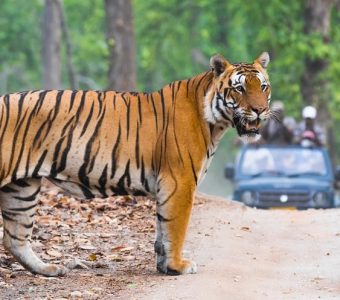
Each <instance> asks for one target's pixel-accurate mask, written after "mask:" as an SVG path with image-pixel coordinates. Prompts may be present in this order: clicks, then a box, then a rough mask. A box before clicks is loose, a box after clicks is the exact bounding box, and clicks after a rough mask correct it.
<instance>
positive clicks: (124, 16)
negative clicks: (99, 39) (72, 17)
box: [105, 0, 136, 91]
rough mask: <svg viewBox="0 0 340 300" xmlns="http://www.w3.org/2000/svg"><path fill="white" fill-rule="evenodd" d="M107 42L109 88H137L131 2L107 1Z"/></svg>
mask: <svg viewBox="0 0 340 300" xmlns="http://www.w3.org/2000/svg"><path fill="white" fill-rule="evenodd" d="M105 8H106V40H107V44H108V48H109V53H110V58H109V72H108V81H109V84H108V85H109V88H110V89H114V90H119V91H132V90H135V88H136V62H135V51H136V50H135V37H134V30H133V22H132V7H131V0H105Z"/></svg>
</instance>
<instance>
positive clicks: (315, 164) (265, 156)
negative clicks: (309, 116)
mask: <svg viewBox="0 0 340 300" xmlns="http://www.w3.org/2000/svg"><path fill="white" fill-rule="evenodd" d="M240 170H241V174H242V175H243V176H250V177H273V176H288V177H300V176H325V175H327V174H328V169H327V162H326V160H325V157H324V154H323V152H322V150H321V149H318V148H311V149H310V148H302V147H301V148H299V147H287V148H275V147H273V148H271V147H261V146H260V147H258V148H248V149H246V150H245V152H244V154H243V155H242V157H240Z"/></svg>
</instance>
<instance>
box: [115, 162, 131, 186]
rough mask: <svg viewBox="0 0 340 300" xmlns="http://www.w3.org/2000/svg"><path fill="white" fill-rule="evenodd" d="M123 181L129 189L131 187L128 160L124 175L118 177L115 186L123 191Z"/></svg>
mask: <svg viewBox="0 0 340 300" xmlns="http://www.w3.org/2000/svg"><path fill="white" fill-rule="evenodd" d="M125 179H126V184H127V186H128V187H130V185H131V177H130V160H128V162H127V163H126V166H125V171H124V174H123V175H122V177H120V179H119V181H118V183H117V186H118V187H120V188H124V189H125Z"/></svg>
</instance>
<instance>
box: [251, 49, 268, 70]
mask: <svg viewBox="0 0 340 300" xmlns="http://www.w3.org/2000/svg"><path fill="white" fill-rule="evenodd" d="M269 62H270V57H269V54H268V52H263V53H262V54H261V55H260V56H259V57H258V58H256V59H255V61H254V63H258V64H259V65H260V66H261V67H262V68H263V69H266V68H267V66H268V64H269Z"/></svg>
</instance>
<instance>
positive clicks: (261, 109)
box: [252, 107, 266, 116]
mask: <svg viewBox="0 0 340 300" xmlns="http://www.w3.org/2000/svg"><path fill="white" fill-rule="evenodd" d="M252 110H253V111H254V112H255V113H257V115H258V116H259V115H260V114H262V113H263V112H264V111H265V110H266V108H265V107H257V108H254V107H252Z"/></svg>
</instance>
